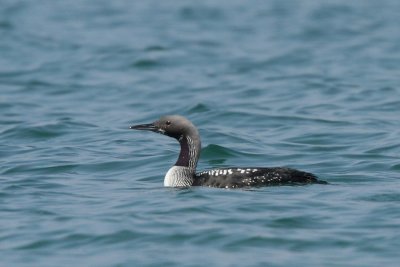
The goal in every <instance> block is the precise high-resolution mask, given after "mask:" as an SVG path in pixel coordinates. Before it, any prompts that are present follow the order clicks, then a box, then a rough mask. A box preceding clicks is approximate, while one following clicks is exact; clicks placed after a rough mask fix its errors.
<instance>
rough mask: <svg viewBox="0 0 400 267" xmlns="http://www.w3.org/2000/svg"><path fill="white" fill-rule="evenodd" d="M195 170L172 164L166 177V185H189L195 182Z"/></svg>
mask: <svg viewBox="0 0 400 267" xmlns="http://www.w3.org/2000/svg"><path fill="white" fill-rule="evenodd" d="M193 176H194V171H193V170H192V169H191V168H188V167H182V166H172V167H171V168H170V169H169V170H168V172H167V174H166V175H165V178H164V186H168V187H187V186H191V185H192V184H193Z"/></svg>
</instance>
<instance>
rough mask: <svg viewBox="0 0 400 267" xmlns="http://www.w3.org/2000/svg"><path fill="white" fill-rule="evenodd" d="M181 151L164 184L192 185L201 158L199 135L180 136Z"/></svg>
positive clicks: (171, 185) (174, 185) (172, 185)
mask: <svg viewBox="0 0 400 267" xmlns="http://www.w3.org/2000/svg"><path fill="white" fill-rule="evenodd" d="M179 143H180V145H181V151H180V153H179V157H178V160H177V161H176V163H175V165H174V166H172V167H171V168H170V169H169V170H168V172H167V174H166V175H165V178H164V186H169V187H180V186H184V187H186V186H191V185H192V184H193V182H194V178H195V173H196V166H197V161H198V160H199V156H200V150H201V142H200V138H199V137H198V135H195V136H194V137H190V136H182V137H181V138H179Z"/></svg>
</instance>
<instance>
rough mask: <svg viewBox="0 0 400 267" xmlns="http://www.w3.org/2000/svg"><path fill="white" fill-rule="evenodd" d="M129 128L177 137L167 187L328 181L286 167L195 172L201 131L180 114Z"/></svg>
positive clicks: (322, 182) (241, 185) (166, 182)
mask: <svg viewBox="0 0 400 267" xmlns="http://www.w3.org/2000/svg"><path fill="white" fill-rule="evenodd" d="M129 128H130V129H134V130H146V131H152V132H156V133H160V134H163V135H167V136H169V137H173V138H175V139H176V140H178V141H179V143H180V146H181V150H180V153H179V157H178V160H177V161H176V163H175V165H174V166H172V167H171V168H170V169H169V170H168V172H167V173H166V175H165V178H164V186H167V187H190V186H209V187H219V188H240V187H260V186H273V185H287V184H311V183H320V184H326V183H327V182H325V181H321V180H318V177H317V176H315V175H314V174H312V173H308V172H303V171H299V170H295V169H291V168H286V167H272V168H258V167H246V168H243V167H240V168H238V167H235V168H219V169H211V170H206V171H202V172H199V173H196V166H197V162H198V160H199V156H200V150H201V141H200V135H199V132H198V131H197V129H196V127H195V126H194V125H193V124H192V123H191V122H190V121H189V120H188V119H186V118H185V117H182V116H180V115H167V116H163V117H161V118H160V119H158V120H157V121H155V122H153V123H148V124H139V125H134V126H131V127H129Z"/></svg>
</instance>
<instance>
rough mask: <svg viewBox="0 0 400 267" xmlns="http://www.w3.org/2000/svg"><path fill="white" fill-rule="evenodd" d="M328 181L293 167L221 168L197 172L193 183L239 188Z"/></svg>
mask: <svg viewBox="0 0 400 267" xmlns="http://www.w3.org/2000/svg"><path fill="white" fill-rule="evenodd" d="M311 183H323V184H325V183H326V182H324V181H321V180H318V177H317V176H315V175H314V174H312V173H308V172H303V171H299V170H295V169H291V168H283V167H273V168H221V169H211V170H207V171H203V172H200V173H197V174H196V176H195V180H194V183H193V185H200V186H210V187H225V188H238V187H247V186H256V187H257V186H272V185H285V184H311Z"/></svg>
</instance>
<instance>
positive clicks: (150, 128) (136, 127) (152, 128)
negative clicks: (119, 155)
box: [129, 123, 158, 132]
mask: <svg viewBox="0 0 400 267" xmlns="http://www.w3.org/2000/svg"><path fill="white" fill-rule="evenodd" d="M129 129H133V130H143V131H152V132H157V131H158V128H157V127H156V126H155V125H154V124H153V123H148V124H139V125H133V126H131V127H129Z"/></svg>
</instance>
